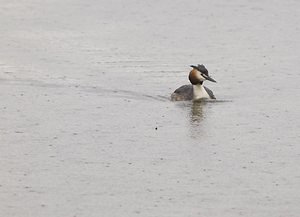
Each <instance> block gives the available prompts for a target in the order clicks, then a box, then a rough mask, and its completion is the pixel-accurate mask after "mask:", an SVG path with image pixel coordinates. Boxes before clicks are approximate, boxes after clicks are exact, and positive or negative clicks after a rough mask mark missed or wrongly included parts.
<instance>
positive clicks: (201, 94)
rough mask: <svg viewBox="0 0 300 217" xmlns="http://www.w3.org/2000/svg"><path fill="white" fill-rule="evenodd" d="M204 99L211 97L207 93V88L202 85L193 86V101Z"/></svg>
mask: <svg viewBox="0 0 300 217" xmlns="http://www.w3.org/2000/svg"><path fill="white" fill-rule="evenodd" d="M202 98H209V95H208V93H207V92H206V90H205V88H204V87H203V86H202V83H201V84H200V83H199V84H196V85H193V99H194V100H195V99H202Z"/></svg>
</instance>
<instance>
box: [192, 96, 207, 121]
mask: <svg viewBox="0 0 300 217" xmlns="http://www.w3.org/2000/svg"><path fill="white" fill-rule="evenodd" d="M204 106H205V101H194V102H193V104H192V105H191V114H190V122H191V125H195V124H196V125H197V124H200V122H201V121H202V120H203V119H204V113H203V107H204Z"/></svg>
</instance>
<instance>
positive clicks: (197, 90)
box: [171, 64, 216, 101]
mask: <svg viewBox="0 0 300 217" xmlns="http://www.w3.org/2000/svg"><path fill="white" fill-rule="evenodd" d="M191 67H192V68H193V69H192V70H191V71H190V74H189V80H190V82H191V83H192V84H189V85H183V86H181V87H179V88H178V89H176V90H175V91H174V93H172V95H171V100H172V101H183V100H199V99H216V97H215V96H214V94H213V92H212V91H211V90H210V89H208V88H207V87H205V86H203V85H202V84H203V82H204V81H205V80H208V81H212V82H216V81H215V80H214V79H212V78H211V77H210V76H209V75H208V70H207V69H206V68H205V66H204V65H199V64H198V66H194V65H191Z"/></svg>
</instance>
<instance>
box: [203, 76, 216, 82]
mask: <svg viewBox="0 0 300 217" xmlns="http://www.w3.org/2000/svg"><path fill="white" fill-rule="evenodd" d="M202 76H203V77H204V78H205V79H206V80H208V81H212V82H216V81H215V80H214V79H212V78H211V77H209V76H208V75H202Z"/></svg>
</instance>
